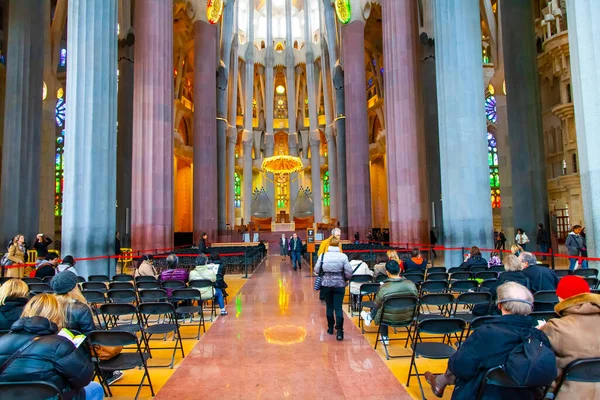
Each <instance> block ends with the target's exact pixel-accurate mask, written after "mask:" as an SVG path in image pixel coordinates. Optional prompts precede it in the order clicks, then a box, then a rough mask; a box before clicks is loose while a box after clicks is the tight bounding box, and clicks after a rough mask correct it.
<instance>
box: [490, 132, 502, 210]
mask: <svg viewBox="0 0 600 400" xmlns="http://www.w3.org/2000/svg"><path fill="white" fill-rule="evenodd" d="M487 139H488V167H489V170H490V195H491V198H492V208H500V206H501V201H500V174H499V173H498V143H497V142H496V137H495V136H494V134H493V133H490V132H488V134H487Z"/></svg>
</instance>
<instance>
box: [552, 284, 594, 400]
mask: <svg viewBox="0 0 600 400" xmlns="http://www.w3.org/2000/svg"><path fill="white" fill-rule="evenodd" d="M556 295H557V296H558V299H559V300H560V303H558V304H557V305H556V306H555V307H554V311H555V312H556V313H557V314H558V315H559V316H560V317H561V318H553V319H551V320H549V321H548V322H547V323H546V324H545V325H544V326H543V327H541V328H540V329H541V330H542V331H543V332H544V333H545V334H546V336H548V339H550V344H551V345H552V349H553V350H554V353H556V364H557V367H558V370H559V375H558V378H557V381H558V380H560V378H561V376H562V373H563V370H564V368H565V367H566V366H567V365H568V364H569V363H570V362H571V361H573V360H577V359H580V358H590V357H600V295H598V294H593V293H591V292H590V287H589V285H588V284H587V282H586V281H585V279H583V278H581V277H579V276H574V275H568V276H565V277H564V278H562V279H561V280H560V281H559V282H558V286H557V287H556ZM567 399H600V382H598V383H590V382H574V381H565V383H564V384H563V386H562V387H561V389H560V391H559V393H556V396H555V400H567Z"/></svg>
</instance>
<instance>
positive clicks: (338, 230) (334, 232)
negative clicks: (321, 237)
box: [331, 228, 342, 236]
mask: <svg viewBox="0 0 600 400" xmlns="http://www.w3.org/2000/svg"><path fill="white" fill-rule="evenodd" d="M336 233H337V234H340V235H341V234H342V230H341V229H340V228H333V229H332V231H331V234H332V235H333V236H335V234H336Z"/></svg>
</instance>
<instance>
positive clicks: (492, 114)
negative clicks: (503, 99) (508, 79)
mask: <svg viewBox="0 0 600 400" xmlns="http://www.w3.org/2000/svg"><path fill="white" fill-rule="evenodd" d="M485 116H486V117H487V119H488V120H489V121H490V122H492V123H493V124H495V123H496V121H497V120H498V114H497V113H496V98H495V97H494V96H489V97H488V98H487V99H485Z"/></svg>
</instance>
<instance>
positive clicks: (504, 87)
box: [502, 81, 506, 96]
mask: <svg viewBox="0 0 600 400" xmlns="http://www.w3.org/2000/svg"><path fill="white" fill-rule="evenodd" d="M502 91H503V92H504V95H505V96H506V81H502Z"/></svg>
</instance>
